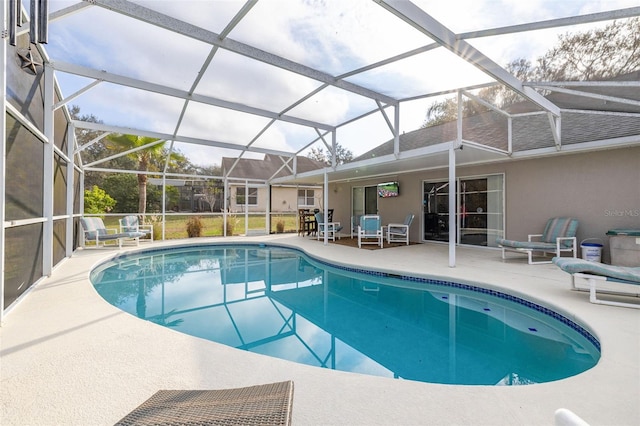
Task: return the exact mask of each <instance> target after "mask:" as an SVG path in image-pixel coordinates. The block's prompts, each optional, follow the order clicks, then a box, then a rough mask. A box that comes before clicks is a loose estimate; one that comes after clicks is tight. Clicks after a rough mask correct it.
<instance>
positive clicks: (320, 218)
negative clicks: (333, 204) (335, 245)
mask: <svg viewBox="0 0 640 426" xmlns="http://www.w3.org/2000/svg"><path fill="white" fill-rule="evenodd" d="M315 217H316V223H317V226H318V232H317V233H316V235H317V237H316V238H317V239H318V240H319V239H320V238H324V233H325V232H326V233H327V238H328V239H330V240H332V241H335V240H336V234H337V235H338V239H340V231H342V226H341V225H340V222H325V221H324V215H323V214H322V213H316V214H315Z"/></svg>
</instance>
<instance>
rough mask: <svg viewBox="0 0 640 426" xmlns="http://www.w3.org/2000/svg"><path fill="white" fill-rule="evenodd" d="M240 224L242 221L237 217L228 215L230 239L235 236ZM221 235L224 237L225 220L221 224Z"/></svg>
mask: <svg viewBox="0 0 640 426" xmlns="http://www.w3.org/2000/svg"><path fill="white" fill-rule="evenodd" d="M239 222H240V219H238V218H237V217H236V215H234V214H233V215H227V236H228V237H230V236H232V235H233V231H234V230H235V228H236V225H237V224H238V223H239ZM220 230H221V231H220V235H224V219H223V220H222V221H221V222H220Z"/></svg>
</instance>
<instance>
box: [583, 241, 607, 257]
mask: <svg viewBox="0 0 640 426" xmlns="http://www.w3.org/2000/svg"><path fill="white" fill-rule="evenodd" d="M589 240H594V241H598V242H595V243H593V242H591V243H588V242H587V241H589ZM602 247H603V244H602V240H600V239H599V238H587V239H586V240H582V242H580V248H581V249H582V258H583V259H584V260H588V261H589V262H600V259H602Z"/></svg>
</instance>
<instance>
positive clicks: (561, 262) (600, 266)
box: [552, 257, 640, 285]
mask: <svg viewBox="0 0 640 426" xmlns="http://www.w3.org/2000/svg"><path fill="white" fill-rule="evenodd" d="M552 260H553V263H555V264H556V265H557V266H558V267H559V268H560V269H562V270H563V271H565V272H568V273H570V274H575V273H577V272H582V273H588V274H592V275H600V276H603V277H608V278H614V279H615V280H622V281H624V282H628V283H634V284H638V285H640V267H639V268H634V267H628V266H613V265H606V264H604V263H600V262H590V261H588V260H584V259H576V258H572V257H554V258H553V259H552Z"/></svg>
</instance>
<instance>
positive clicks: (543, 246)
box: [496, 238, 556, 251]
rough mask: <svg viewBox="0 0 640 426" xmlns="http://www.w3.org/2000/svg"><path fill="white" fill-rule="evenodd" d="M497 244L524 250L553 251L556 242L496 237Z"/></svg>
mask: <svg viewBox="0 0 640 426" xmlns="http://www.w3.org/2000/svg"><path fill="white" fill-rule="evenodd" d="M496 243H497V244H498V245H499V246H505V247H512V248H516V249H525V250H552V251H555V249H556V243H545V242H542V241H515V240H507V239H505V238H496Z"/></svg>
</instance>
